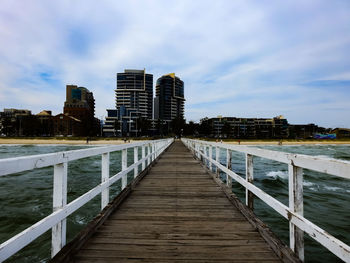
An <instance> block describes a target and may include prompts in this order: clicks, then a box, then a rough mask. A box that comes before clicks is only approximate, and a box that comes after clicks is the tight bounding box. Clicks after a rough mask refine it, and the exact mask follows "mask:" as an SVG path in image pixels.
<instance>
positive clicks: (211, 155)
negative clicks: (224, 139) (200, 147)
mask: <svg viewBox="0 0 350 263" xmlns="http://www.w3.org/2000/svg"><path fill="white" fill-rule="evenodd" d="M212 158H213V147H212V146H211V145H209V170H210V171H212V168H213V165H212V162H211V160H212Z"/></svg>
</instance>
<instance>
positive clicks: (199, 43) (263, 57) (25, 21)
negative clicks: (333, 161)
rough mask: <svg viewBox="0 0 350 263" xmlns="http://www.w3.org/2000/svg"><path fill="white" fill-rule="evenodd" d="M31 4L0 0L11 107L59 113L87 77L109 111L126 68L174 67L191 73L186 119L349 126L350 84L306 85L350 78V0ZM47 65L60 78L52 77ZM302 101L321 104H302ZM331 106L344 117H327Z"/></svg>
mask: <svg viewBox="0 0 350 263" xmlns="http://www.w3.org/2000/svg"><path fill="white" fill-rule="evenodd" d="M25 3H26V4H25V6H23V5H24V4H23V3H19V2H13V1H9V0H7V1H6V0H5V1H3V3H2V5H1V6H0V24H1V25H2V27H0V37H1V39H2V41H1V42H0V58H1V60H0V105H1V106H3V107H5V106H6V107H17V108H21V107H23V108H30V109H37V110H38V111H39V110H40V108H43V107H44V106H45V108H47V107H50V108H51V109H53V110H54V112H55V111H56V112H55V113H58V112H59V111H61V110H62V107H63V103H64V98H65V85H66V84H77V85H81V86H86V87H87V88H88V89H90V90H91V91H93V92H94V96H95V99H96V116H98V117H100V116H101V115H105V114H106V112H105V109H107V108H113V107H114V105H115V99H114V89H115V85H116V84H115V74H116V73H117V72H120V71H123V70H124V69H125V68H144V67H145V68H146V70H147V71H148V72H149V73H152V74H154V83H155V81H156V79H157V78H158V77H160V76H161V75H163V74H165V73H168V72H176V74H177V75H178V76H179V77H180V78H182V79H183V80H184V81H185V94H186V99H187V101H186V117H187V119H196V120H198V119H199V118H201V117H204V116H205V115H208V116H209V115H210V116H216V115H219V114H221V115H231V116H237V115H239V116H259V117H263V116H262V115H265V116H266V117H272V116H271V115H277V114H280V113H283V114H285V115H286V117H287V118H290V119H291V120H292V121H294V122H316V121H318V122H320V123H321V122H322V123H324V124H323V125H325V126H327V125H328V126H335V125H337V123H343V124H346V125H347V126H349V127H350V118H349V117H348V114H347V113H348V110H349V109H350V108H349V107H348V106H347V105H345V104H344V100H346V99H349V93H344V92H343V93H335V94H331V95H330V94H329V90H331V87H327V90H326V91H324V90H319V91H318V92H317V93H315V91H314V90H310V87H307V86H303V85H301V84H302V83H306V82H312V81H314V80H321V79H326V80H327V79H334V80H349V79H350V77H349V66H350V62H349V61H350V59H349V58H350V55H349V53H348V52H347V50H348V47H349V44H350V33H349V32H350V7H349V5H348V4H347V3H346V1H338V2H337V3H329V2H327V1H312V2H310V1H308V2H305V1H297V2H295V1H283V2H280V3H276V2H274V4H273V5H272V4H266V3H265V2H264V3H262V2H261V3H260V2H256V1H234V2H233V1H228V0H227V1H225V0H222V1H214V2H213V1H191V2H190V1H160V0H159V1H132V0H130V1H123V2H118V3H116V2H115V1H100V2H99V4H98V5H96V3H95V2H93V1H73V2H72V1H59V2H52V1H51V2H47V1H39V0H38V1H35V0H32V1H26V2H25ZM46 72H48V73H49V74H50V78H52V79H53V80H55V81H51V82H50V81H47V80H43V79H41V78H40V74H41V73H46ZM9 90H11V91H9ZM29 93H30V94H29ZM39 94H40V98H42V99H41V100H40V99H36V97H37V96H39ZM284 94H293V96H292V97H293V98H292V99H290V100H288V97H283V95H284ZM308 96H310V97H312V98H314V99H310V100H306V101H305V98H307V97H308ZM329 98H331V102H329V103H328V104H327V103H319V101H325V100H326V99H329ZM42 101H44V102H49V103H47V104H45V103H44V104H43V103H42ZM227 101H234V104H232V103H230V102H227ZM211 102H212V104H210V103H211ZM302 103H307V104H308V107H309V108H312V109H315V110H310V109H309V108H308V109H307V114H306V113H304V114H303V111H301V110H300V109H301V108H303V107H301V106H300V105H301V104H302ZM201 105H205V106H203V107H202V106H201ZM201 107H202V108H201ZM305 107H306V106H305ZM305 107H304V110H306V108H305ZM198 109H200V110H198ZM330 109H337V110H334V111H332V110H330ZM341 109H343V110H341ZM332 112H333V113H334V112H336V114H337V116H339V117H337V118H338V119H341V118H342V119H343V120H344V121H339V120H336V121H333V120H334V119H335V118H328V117H329V116H330V115H331V114H332Z"/></svg>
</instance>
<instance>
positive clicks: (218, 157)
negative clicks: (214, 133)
mask: <svg viewBox="0 0 350 263" xmlns="http://www.w3.org/2000/svg"><path fill="white" fill-rule="evenodd" d="M215 161H216V162H219V161H220V147H218V146H216V147H215ZM215 171H216V177H219V175H220V172H219V167H216V170H215Z"/></svg>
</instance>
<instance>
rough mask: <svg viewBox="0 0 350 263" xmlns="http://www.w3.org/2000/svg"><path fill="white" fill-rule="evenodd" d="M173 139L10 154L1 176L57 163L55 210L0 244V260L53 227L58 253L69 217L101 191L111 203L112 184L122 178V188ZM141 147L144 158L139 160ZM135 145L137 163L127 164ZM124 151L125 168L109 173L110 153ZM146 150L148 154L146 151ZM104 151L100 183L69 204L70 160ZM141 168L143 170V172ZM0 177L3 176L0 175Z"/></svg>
mask: <svg viewBox="0 0 350 263" xmlns="http://www.w3.org/2000/svg"><path fill="white" fill-rule="evenodd" d="M172 142H173V139H164V140H156V141H144V142H138V143H132V144H122V145H115V146H107V147H96V148H89V149H83V150H74V151H67V152H57V153H50V154H42V155H33V156H25V157H18V158H8V159H1V160H0V177H1V176H4V175H9V174H14V173H19V172H23V171H27V170H32V169H36V168H42V167H48V166H54V174H53V213H52V214H50V215H49V216H47V217H45V218H43V219H42V220H40V221H39V222H37V223H35V224H34V225H32V226H30V227H29V228H27V229H25V230H24V231H22V232H21V233H19V234H17V235H16V236H14V237H12V238H11V239H9V240H7V241H5V242H4V243H2V244H1V245H0V262H2V261H3V260H5V259H7V258H9V257H10V256H12V255H13V254H15V253H16V252H18V251H19V250H21V249H22V248H23V247H25V246H26V245H28V244H29V243H31V242H32V241H34V240H35V239H36V238H38V237H39V236H40V235H42V234H44V233H45V232H46V231H47V230H49V229H50V228H52V247H51V256H52V257H53V256H54V255H56V254H57V253H58V252H59V251H60V250H61V249H62V247H63V246H64V245H65V244H66V218H67V217H68V216H69V215H70V214H72V213H73V212H74V211H76V210H77V209H79V208H80V207H82V206H83V205H85V204H86V203H87V202H89V201H90V200H91V199H92V198H94V197H95V196H97V195H98V194H101V210H102V209H103V208H104V207H105V206H106V205H107V204H108V203H109V187H110V186H111V185H112V184H114V183H115V182H117V181H118V180H119V179H121V180H122V190H123V189H124V188H125V187H126V186H127V174H128V173H129V172H130V171H132V170H134V178H136V177H137V175H138V174H139V171H138V167H139V165H141V167H142V171H143V170H145V169H146V167H148V166H149V165H150V164H151V162H152V161H154V160H155V159H156V158H157V157H158V156H159V155H160V154H161V153H162V152H163V151H164V150H165V149H166V148H167V147H168V146H169V145H170V144H171V143H172ZM139 147H141V153H142V158H141V159H140V160H138V151H139ZM131 148H133V149H134V163H133V164H132V165H130V166H129V167H128V166H127V149H131ZM116 151H121V152H122V170H121V172H119V173H117V174H115V175H113V176H111V177H110V173H109V162H110V161H109V154H110V153H111V152H116ZM146 152H147V155H146ZM96 155H101V158H102V159H101V162H102V169H101V184H99V185H97V186H96V187H94V188H92V189H91V190H89V191H88V192H86V193H85V194H83V195H81V196H80V197H78V198H77V199H75V200H73V201H72V202H70V203H69V204H67V174H68V162H70V161H73V160H79V159H82V158H87V157H91V156H96ZM142 171H141V172H142ZM0 180H1V179H0Z"/></svg>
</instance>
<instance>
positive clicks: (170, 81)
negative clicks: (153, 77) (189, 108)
mask: <svg viewBox="0 0 350 263" xmlns="http://www.w3.org/2000/svg"><path fill="white" fill-rule="evenodd" d="M154 102H155V110H154V113H155V114H154V118H155V119H161V120H166V121H171V120H173V119H175V118H184V106H185V96H184V82H183V81H182V80H181V79H180V78H178V77H176V76H175V73H170V74H167V75H164V76H162V77H160V78H159V79H158V80H157V84H156V98H155V100H154Z"/></svg>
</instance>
